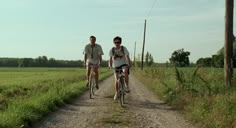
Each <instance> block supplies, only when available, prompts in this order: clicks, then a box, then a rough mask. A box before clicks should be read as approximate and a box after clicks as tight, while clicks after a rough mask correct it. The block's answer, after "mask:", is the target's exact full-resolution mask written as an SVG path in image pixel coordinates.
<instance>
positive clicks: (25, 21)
mask: <svg viewBox="0 0 236 128" xmlns="http://www.w3.org/2000/svg"><path fill="white" fill-rule="evenodd" d="M224 1H225V0H157V2H156V4H155V6H154V8H153V10H152V13H151V15H150V17H149V19H148V21H147V37H146V39H147V40H146V49H145V51H149V52H150V53H152V55H153V56H154V59H155V61H156V62H165V61H167V60H168V59H169V57H170V56H171V53H172V52H173V51H174V50H177V49H180V48H184V49H185V50H188V51H190V52H191V56H190V60H191V61H196V60H197V59H198V58H200V57H207V56H211V55H212V54H214V53H216V52H217V50H219V49H220V48H221V47H222V46H223V43H224V13H225V9H224V6H225V5H224V4H225V3H224ZM153 2H154V0H1V1H0V44H1V45H0V57H33V58H35V57H37V56H41V55H46V56H48V57H54V58H56V59H73V60H77V59H82V52H83V48H84V45H85V44H87V43H88V42H89V36H90V35H95V36H96V37H97V43H99V44H101V45H102V47H103V49H104V53H105V56H104V58H105V59H107V58H108V51H109V49H110V48H111V47H112V46H113V43H112V40H113V37H114V36H116V35H119V36H121V37H123V45H125V46H126V47H128V50H130V52H131V54H133V49H134V42H135V41H137V53H141V46H142V39H143V24H144V19H145V18H147V15H148V13H149V11H150V8H151V7H152V4H153ZM235 21H236V20H235Z"/></svg>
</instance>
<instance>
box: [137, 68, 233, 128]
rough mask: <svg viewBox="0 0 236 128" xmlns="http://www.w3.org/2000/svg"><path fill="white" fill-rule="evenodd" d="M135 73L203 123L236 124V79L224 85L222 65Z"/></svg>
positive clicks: (210, 127) (215, 127) (213, 126)
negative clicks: (217, 67) (230, 83)
mask: <svg viewBox="0 0 236 128" xmlns="http://www.w3.org/2000/svg"><path fill="white" fill-rule="evenodd" d="M135 75H136V76H137V77H138V78H140V79H142V81H143V82H144V83H145V84H146V85H147V86H148V87H149V88H151V89H152V90H154V92H155V93H156V94H157V95H158V96H159V97H160V98H161V99H163V100H164V101H166V102H167V103H169V104H170V105H173V106H174V107H175V108H176V109H179V110H183V112H184V113H185V114H186V116H187V117H188V118H190V119H192V120H193V121H194V122H197V123H200V124H201V126H202V127H207V128H232V127H236V107H235V106H236V84H235V82H236V81H234V82H233V83H234V84H235V85H234V86H233V87H226V86H224V79H223V78H224V77H223V69H215V68H198V67H197V68H180V69H178V68H148V69H145V70H144V71H140V70H136V73H135ZM234 78H235V75H234Z"/></svg>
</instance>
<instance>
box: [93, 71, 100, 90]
mask: <svg viewBox="0 0 236 128" xmlns="http://www.w3.org/2000/svg"><path fill="white" fill-rule="evenodd" d="M94 73H95V81H96V88H97V89H99V86H98V78H99V73H98V68H97V67H96V68H94Z"/></svg>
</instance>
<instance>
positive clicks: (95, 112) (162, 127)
mask: <svg viewBox="0 0 236 128" xmlns="http://www.w3.org/2000/svg"><path fill="white" fill-rule="evenodd" d="M130 87H131V93H129V94H128V95H127V96H126V101H127V104H126V107H125V108H122V107H120V105H119V103H118V102H114V101H113V95H114V88H113V78H112V77H110V78H108V79H106V80H104V81H103V82H101V83H100V90H98V91H96V92H95V93H96V96H95V97H94V99H89V95H88V93H85V94H84V95H82V96H81V97H80V98H78V99H76V100H75V102H74V103H73V104H69V105H66V106H65V107H63V108H60V109H59V110H58V111H57V112H55V113H52V114H50V115H49V116H48V117H46V118H45V119H44V120H43V121H41V122H39V123H37V124H36V125H35V126H34V127H35V128H194V127H193V126H192V125H191V124H190V123H189V122H187V121H186V120H184V119H183V117H182V116H181V115H180V114H179V113H178V112H176V111H175V110H173V109H171V107H169V106H167V105H166V104H164V103H163V102H162V101H160V100H158V99H157V97H156V96H155V95H154V94H153V93H152V92H150V91H149V90H148V89H147V88H146V87H145V86H144V85H143V84H142V83H141V82H140V81H139V80H137V79H136V78H135V77H133V76H131V77H130Z"/></svg>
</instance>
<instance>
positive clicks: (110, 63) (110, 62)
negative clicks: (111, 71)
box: [109, 56, 113, 68]
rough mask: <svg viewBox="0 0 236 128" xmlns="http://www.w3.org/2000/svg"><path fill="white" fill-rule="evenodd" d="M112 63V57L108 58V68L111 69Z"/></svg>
mask: <svg viewBox="0 0 236 128" xmlns="http://www.w3.org/2000/svg"><path fill="white" fill-rule="evenodd" d="M112 63H113V60H112V56H111V57H110V60H109V68H111V67H112Z"/></svg>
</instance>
